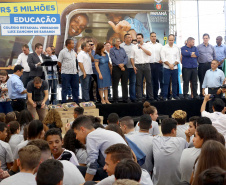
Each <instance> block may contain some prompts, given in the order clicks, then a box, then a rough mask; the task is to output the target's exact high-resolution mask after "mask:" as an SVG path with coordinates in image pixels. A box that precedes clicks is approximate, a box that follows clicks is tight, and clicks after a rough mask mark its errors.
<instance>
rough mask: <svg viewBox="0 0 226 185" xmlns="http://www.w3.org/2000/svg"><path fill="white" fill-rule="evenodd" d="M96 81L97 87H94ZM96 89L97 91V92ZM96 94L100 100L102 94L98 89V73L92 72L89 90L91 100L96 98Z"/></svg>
mask: <svg viewBox="0 0 226 185" xmlns="http://www.w3.org/2000/svg"><path fill="white" fill-rule="evenodd" d="M94 83H96V89H94ZM94 91H96V93H95V92H94ZM95 94H96V98H97V100H100V95H99V91H98V82H97V75H96V74H92V80H91V86H90V91H89V97H90V100H91V101H94V100H95Z"/></svg>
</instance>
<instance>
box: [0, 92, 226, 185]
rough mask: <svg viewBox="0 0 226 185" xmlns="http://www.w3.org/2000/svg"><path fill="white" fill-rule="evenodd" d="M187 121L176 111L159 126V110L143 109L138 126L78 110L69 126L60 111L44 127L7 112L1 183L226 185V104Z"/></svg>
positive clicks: (26, 115)
mask: <svg viewBox="0 0 226 185" xmlns="http://www.w3.org/2000/svg"><path fill="white" fill-rule="evenodd" d="M210 98H211V97H210V95H205V97H204V100H203V104H202V106H201V109H200V112H201V117H200V116H193V117H191V118H189V123H186V122H187V113H186V112H185V111H183V110H176V111H175V112H174V113H173V114H172V115H171V118H166V119H163V121H162V122H161V126H159V125H158V122H157V118H158V110H157V108H156V107H154V106H152V105H151V104H150V103H149V102H147V101H146V102H145V103H144V104H143V106H144V108H143V115H141V116H140V118H139V121H138V122H137V123H135V122H134V120H133V118H132V117H130V116H125V117H122V118H119V116H118V114H117V113H111V114H109V115H108V118H107V125H102V124H101V120H100V119H99V118H98V117H94V116H85V115H83V113H84V109H83V108H82V107H76V108H75V109H74V121H73V122H72V123H68V124H67V125H66V127H65V131H66V133H65V134H62V128H63V123H62V120H61V117H60V114H59V113H58V111H57V110H56V109H50V110H49V111H48V114H47V115H46V117H45V118H44V119H43V121H40V120H35V119H34V118H33V117H32V114H31V112H30V111H29V110H27V109H24V110H23V111H21V112H9V113H8V114H6V115H5V114H4V113H1V114H0V161H1V163H0V164H1V168H0V181H1V184H2V185H12V184H18V185H20V184H21V185H22V184H23V185H34V184H37V185H49V184H51V185H62V184H64V185H94V184H97V185H133V184H134V185H152V184H154V185H189V184H190V185H225V183H226V148H225V144H226V143H225V138H226V122H225V120H226V115H225V111H226V110H225V103H224V101H223V100H222V99H219V98H215V99H214V100H213V104H212V110H213V113H210V112H208V111H206V104H207V102H208V101H210Z"/></svg>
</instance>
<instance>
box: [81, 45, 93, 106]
mask: <svg viewBox="0 0 226 185" xmlns="http://www.w3.org/2000/svg"><path fill="white" fill-rule="evenodd" d="M81 48H82V51H80V53H79V54H78V65H79V77H80V81H81V86H82V100H83V101H85V102H88V101H89V100H90V96H89V90H90V83H91V75H92V74H93V69H92V61H94V58H93V56H92V54H91V48H90V45H89V42H83V43H82V45H81Z"/></svg>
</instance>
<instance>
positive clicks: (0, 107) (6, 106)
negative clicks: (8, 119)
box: [0, 101, 13, 114]
mask: <svg viewBox="0 0 226 185" xmlns="http://www.w3.org/2000/svg"><path fill="white" fill-rule="evenodd" d="M12 111H13V109H12V106H11V104H10V101H7V102H0V113H5V114H7V113H8V112H12Z"/></svg>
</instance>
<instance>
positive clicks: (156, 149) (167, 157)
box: [152, 118, 188, 185]
mask: <svg viewBox="0 0 226 185" xmlns="http://www.w3.org/2000/svg"><path fill="white" fill-rule="evenodd" d="M176 129H177V121H176V120H174V119H172V118H167V119H164V120H163V121H162V123H161V130H162V134H163V136H155V137H154V138H153V156H154V169H153V177H152V180H153V184H154V185H162V184H164V185H175V184H180V179H181V172H180V158H181V154H182V152H183V150H184V149H185V148H187V147H188V143H187V142H186V140H185V139H183V138H181V137H176Z"/></svg>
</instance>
